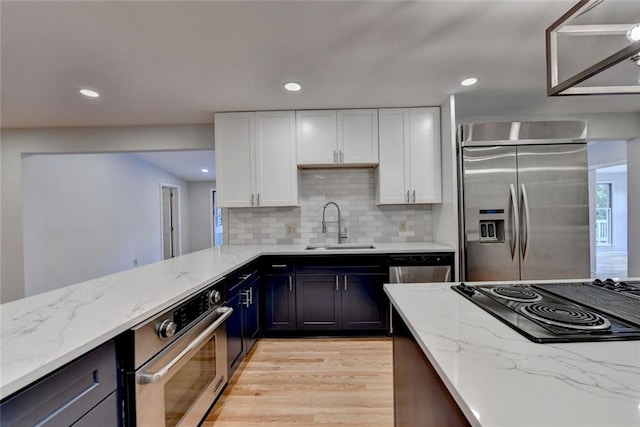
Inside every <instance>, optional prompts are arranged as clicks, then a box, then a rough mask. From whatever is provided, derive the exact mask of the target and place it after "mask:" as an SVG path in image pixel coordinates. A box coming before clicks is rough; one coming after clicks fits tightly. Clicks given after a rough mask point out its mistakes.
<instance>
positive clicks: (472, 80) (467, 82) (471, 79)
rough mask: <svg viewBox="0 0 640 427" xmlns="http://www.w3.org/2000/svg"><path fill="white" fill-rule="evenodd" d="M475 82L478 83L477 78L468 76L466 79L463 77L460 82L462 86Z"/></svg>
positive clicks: (471, 84)
mask: <svg viewBox="0 0 640 427" xmlns="http://www.w3.org/2000/svg"><path fill="white" fill-rule="evenodd" d="M476 83H478V79H476V78H475V77H469V78H468V79H464V80H463V81H461V82H460V84H461V85H462V86H473V85H474V84H476Z"/></svg>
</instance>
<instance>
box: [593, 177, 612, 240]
mask: <svg viewBox="0 0 640 427" xmlns="http://www.w3.org/2000/svg"><path fill="white" fill-rule="evenodd" d="M612 197H613V191H612V184H611V183H610V182H599V183H597V184H596V245H598V246H611V245H612V244H613V219H612V216H611V207H612V206H613V203H612Z"/></svg>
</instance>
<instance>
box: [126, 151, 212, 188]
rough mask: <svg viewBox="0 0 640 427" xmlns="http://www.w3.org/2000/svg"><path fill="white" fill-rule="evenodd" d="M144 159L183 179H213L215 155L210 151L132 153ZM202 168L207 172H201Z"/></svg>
mask: <svg viewBox="0 0 640 427" xmlns="http://www.w3.org/2000/svg"><path fill="white" fill-rule="evenodd" d="M134 154H135V155H136V156H137V157H140V158H141V159H143V160H146V161H147V162H149V163H152V164H154V165H156V166H157V167H159V168H160V169H164V170H166V171H167V172H170V173H172V174H173V175H175V176H178V177H180V178H182V179H184V180H185V181H213V180H215V176H216V170H215V164H216V162H215V157H214V153H213V150H210V151H150V152H144V153H134ZM202 169H207V170H208V172H206V173H203V172H202Z"/></svg>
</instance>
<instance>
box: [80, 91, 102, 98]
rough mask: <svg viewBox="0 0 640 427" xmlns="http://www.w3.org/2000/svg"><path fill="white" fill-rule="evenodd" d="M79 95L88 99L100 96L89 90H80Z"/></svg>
mask: <svg viewBox="0 0 640 427" xmlns="http://www.w3.org/2000/svg"><path fill="white" fill-rule="evenodd" d="M80 93H81V94H83V95H84V96H86V97H88V98H98V97H99V96H100V94H99V93H98V92H96V91H95V90H91V89H80Z"/></svg>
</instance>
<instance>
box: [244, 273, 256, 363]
mask: <svg viewBox="0 0 640 427" xmlns="http://www.w3.org/2000/svg"><path fill="white" fill-rule="evenodd" d="M245 298H246V299H247V302H246V304H245V306H244V310H243V315H244V319H243V321H244V322H243V323H244V330H243V337H244V348H245V354H248V353H249V352H250V351H251V349H252V348H253V346H254V344H255V343H256V342H257V341H258V337H259V336H260V277H259V276H256V277H255V278H254V279H253V280H251V281H250V282H249V283H248V284H247V285H246V286H245Z"/></svg>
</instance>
